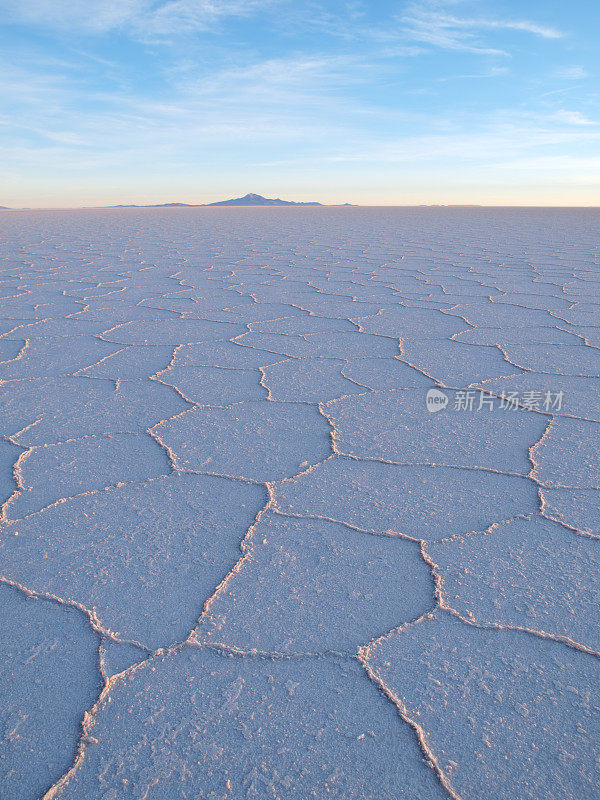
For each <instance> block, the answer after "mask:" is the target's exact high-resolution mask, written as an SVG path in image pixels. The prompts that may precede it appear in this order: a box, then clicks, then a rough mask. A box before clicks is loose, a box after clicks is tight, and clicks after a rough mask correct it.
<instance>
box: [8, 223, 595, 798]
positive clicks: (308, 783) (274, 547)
mask: <svg viewBox="0 0 600 800" xmlns="http://www.w3.org/2000/svg"><path fill="white" fill-rule="evenodd" d="M0 222H1V225H2V233H1V236H0V404H1V408H2V414H1V415H0V502H1V503H2V509H1V515H0V611H1V613H0V796H1V797H3V798H4V797H7V798H11V800H12V798H15V799H16V800H37V799H38V798H45V799H46V800H66V799H67V798H69V800H82V799H83V798H85V800H128V799H130V800H140V798H145V800H191V798H194V800H200V798H202V799H203V800H217V798H218V799H219V800H267V799H269V800H274V798H276V799H277V800H309V799H310V800H321V798H325V797H331V798H339V799H340V800H397V799H398V798H406V800H442V798H451V799H452V800H481V798H490V800H496V799H497V800H550V798H552V800H582V799H583V798H586V799H587V798H593V797H597V796H600V777H599V773H598V770H597V764H598V762H599V760H600V724H599V710H600V709H599V702H598V685H599V683H598V681H599V678H600V672H599V669H598V667H599V660H598V659H599V658H600V637H599V635H598V628H599V626H598V603H599V602H600V598H599V589H598V570H599V568H600V550H599V549H598V548H599V547H600V541H599V539H600V462H599V461H598V452H599V451H600V446H599V441H600V440H599V436H598V425H599V424H600V405H599V402H598V397H599V396H600V378H599V377H598V376H599V375H600V358H599V353H600V351H599V349H598V348H599V347H600V281H598V279H597V274H598V267H599V260H600V254H599V251H598V245H597V242H596V238H595V233H594V232H595V231H596V230H597V229H598V222H600V219H599V215H598V212H597V211H594V210H591V209H590V210H573V211H566V210H557V211H552V210H533V209H532V210H523V209H520V210H511V209H504V210H499V209H496V210H491V209H487V210H486V209H451V208H448V209H436V210H432V209H360V208H347V209H333V208H330V209H327V208H294V209H289V208H285V209H277V208H268V209H235V208H227V209H216V208H215V209H210V208H204V209H169V210H164V209H162V210H161V209H145V210H125V209H121V210H113V211H107V210H103V211H91V210H90V211H80V212H23V213H17V212H0ZM431 389H436V390H437V392H438V400H439V393H440V391H441V392H443V394H442V399H443V397H444V396H445V397H446V401H445V402H446V405H445V407H444V408H440V410H437V411H435V413H431V412H429V411H428V410H427V407H426V399H425V398H426V394H427V392H428V390H431ZM547 392H551V393H552V394H553V396H556V395H557V394H560V397H561V402H560V404H557V403H554V405H551V406H550V407H548V408H545V407H544V402H543V398H544V397H545V395H546V393H547ZM465 397H471V398H472V399H471V402H470V403H469V402H466V401H465ZM509 397H513V398H515V397H516V398H517V400H516V402H515V403H513V404H512V405H510V404H509V407H506V401H507V398H509ZM461 398H462V399H461ZM482 398H483V399H482ZM465 402H466V407H465Z"/></svg>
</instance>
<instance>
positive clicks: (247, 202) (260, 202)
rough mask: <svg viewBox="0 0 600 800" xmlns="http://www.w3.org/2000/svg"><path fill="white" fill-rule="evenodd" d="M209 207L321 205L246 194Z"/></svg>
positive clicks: (251, 193) (250, 193)
mask: <svg viewBox="0 0 600 800" xmlns="http://www.w3.org/2000/svg"><path fill="white" fill-rule="evenodd" d="M208 205H209V206H320V205H321V203H317V202H312V203H297V202H295V201H294V200H280V199H279V197H263V196H262V194H255V193H254V192H248V194H245V195H244V196H243V197H234V198H232V199H231V200H221V201H219V202H218V203H208Z"/></svg>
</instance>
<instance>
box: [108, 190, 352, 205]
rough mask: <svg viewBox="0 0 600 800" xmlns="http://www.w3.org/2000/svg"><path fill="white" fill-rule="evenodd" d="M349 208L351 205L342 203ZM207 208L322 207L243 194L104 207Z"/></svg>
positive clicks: (277, 198)
mask: <svg viewBox="0 0 600 800" xmlns="http://www.w3.org/2000/svg"><path fill="white" fill-rule="evenodd" d="M343 205H344V206H350V205H352V203H344V204H343ZM207 206H323V203H317V202H316V201H313V202H310V203H297V202H296V201H295V200H280V199H279V197H263V196H262V195H260V194H252V193H250V194H245V195H244V196H243V197H233V198H232V199H231V200H219V201H218V202H217V203H150V204H148V205H138V204H136V203H131V204H130V205H123V204H121V205H118V206H106V207H107V208H205V207H207Z"/></svg>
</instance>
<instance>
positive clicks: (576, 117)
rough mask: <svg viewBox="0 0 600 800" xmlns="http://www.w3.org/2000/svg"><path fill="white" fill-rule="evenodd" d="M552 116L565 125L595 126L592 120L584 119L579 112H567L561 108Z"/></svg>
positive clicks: (584, 116) (583, 115)
mask: <svg viewBox="0 0 600 800" xmlns="http://www.w3.org/2000/svg"><path fill="white" fill-rule="evenodd" d="M554 116H555V118H556V119H557V120H558V121H559V122H564V123H565V124H566V125H597V123H596V122H594V120H593V119H590V118H589V117H586V115H585V114H582V113H581V111H569V110H568V109H566V108H561V109H559V110H558V111H557V112H556V113H555V115H554Z"/></svg>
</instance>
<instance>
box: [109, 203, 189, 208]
mask: <svg viewBox="0 0 600 800" xmlns="http://www.w3.org/2000/svg"><path fill="white" fill-rule="evenodd" d="M180 206H183V207H184V208H197V206H195V205H193V204H192V203H153V204H151V205H148V206H139V205H136V204H135V203H131V204H130V205H127V206H126V205H119V206H107V207H108V208H179V207H180Z"/></svg>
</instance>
